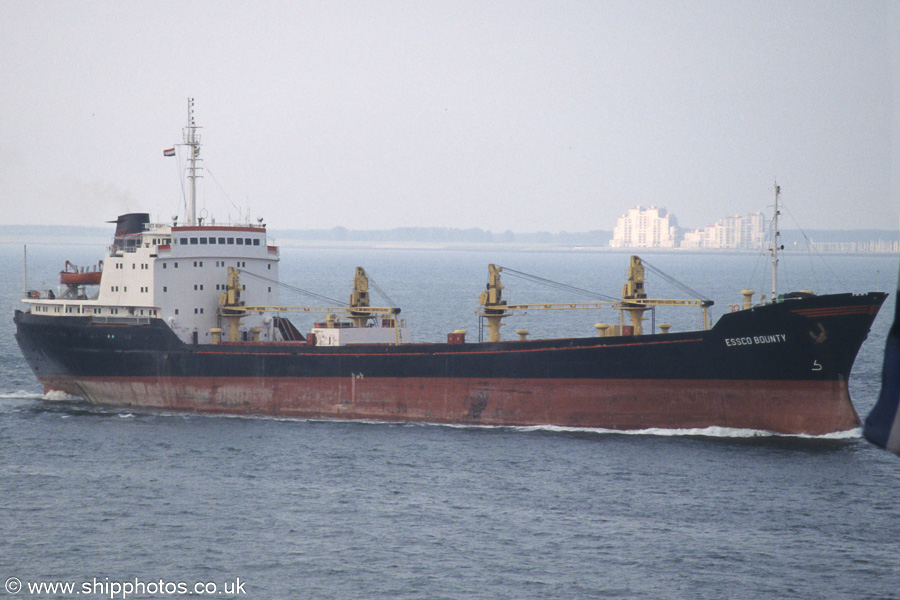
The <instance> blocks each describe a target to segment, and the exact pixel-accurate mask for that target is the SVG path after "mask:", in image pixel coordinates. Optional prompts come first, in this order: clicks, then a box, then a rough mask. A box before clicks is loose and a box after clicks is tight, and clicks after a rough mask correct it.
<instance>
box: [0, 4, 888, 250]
mask: <svg viewBox="0 0 900 600" xmlns="http://www.w3.org/2000/svg"><path fill="white" fill-rule="evenodd" d="M0 56H2V61H0V81H2V85H3V93H2V94H0V207H2V209H3V210H2V216H0V224H7V225H10V224H61V225H88V226H102V225H103V223H104V222H105V221H109V220H111V219H115V218H116V216H117V215H118V214H121V213H125V212H149V213H150V214H151V216H152V218H153V219H154V220H159V221H166V220H169V219H170V218H171V217H172V216H173V215H182V216H183V215H184V214H185V201H184V194H183V191H182V177H181V173H180V171H179V166H181V167H183V166H184V160H183V157H184V154H183V151H182V148H181V147H179V156H178V157H176V158H166V157H164V156H163V152H162V151H163V150H164V149H166V148H170V147H172V146H173V145H176V144H178V143H181V142H182V128H183V127H184V125H185V122H186V118H187V116H186V113H187V98H189V97H192V98H195V117H196V121H197V124H198V125H200V126H201V127H202V129H201V130H200V131H201V135H202V142H203V149H202V154H201V155H202V158H203V166H204V172H203V175H204V178H203V180H202V181H201V185H200V190H199V192H198V207H199V209H200V210H201V214H203V215H206V216H209V217H213V218H216V220H217V221H219V222H224V221H226V220H229V219H230V220H239V219H245V218H251V219H253V220H254V221H255V220H256V219H257V218H262V219H264V221H266V222H267V223H268V225H269V227H270V228H279V229H329V228H332V227H336V226H342V227H347V228H349V229H389V228H393V227H453V228H473V227H478V228H482V229H485V230H489V231H493V232H503V231H506V230H511V231H513V232H535V231H550V232H559V231H569V232H579V231H589V230H595V229H607V230H609V229H612V228H613V226H614V225H615V221H616V218H617V217H618V216H620V215H622V214H623V213H625V211H626V210H627V209H628V208H630V207H632V206H637V205H643V206H651V205H655V206H662V207H665V208H667V209H668V210H669V212H670V213H673V214H674V215H675V216H676V217H677V219H678V224H679V225H681V226H682V227H687V228H695V227H703V226H704V225H707V224H711V223H713V222H714V221H715V220H716V219H718V218H721V217H724V216H728V215H733V214H746V213H748V212H755V211H771V205H772V203H773V197H774V194H773V185H774V183H775V181H776V180H777V182H778V184H779V185H780V186H781V189H782V201H783V202H784V203H785V205H786V207H787V213H788V215H787V219H788V221H787V223H786V224H785V227H786V228H795V227H799V228H803V229H809V230H812V229H867V228H877V229H896V228H897V227H898V225H900V150H898V147H897V141H898V140H900V112H898V110H897V107H898V106H900V104H898V102H900V3H892V2H879V1H867V2H857V1H845V2H833V1H828V0H817V1H810V2H805V1H784V0H778V1H766V0H752V1H742V0H728V1H715V2H703V1H695V0H687V1H684V2H674V1H662V0H658V1H651V2H645V1H622V2H619V1H613V0H610V1H601V0H597V1H587V2H579V1H564V0H556V1H546V2H545V1H536V2H535V1H528V0H517V1H510V2H506V1H490V0H487V1H485V0H478V1H468V0H454V1H447V2H438V1H427V0H422V1H408V2H402V1H394V2H387V1H352V2H343V1H328V2H323V1H318V2H311V1H304V0H291V1H286V2H266V1H261V2H252V3H250V2H233V1H227V0H226V1H218V2H211V1H206V0H199V1H194V2H183V1H178V2H165V1H160V2H92V1H89V0H85V1H79V2H50V1H44V0H34V1H29V2H21V1H20V0H0Z"/></svg>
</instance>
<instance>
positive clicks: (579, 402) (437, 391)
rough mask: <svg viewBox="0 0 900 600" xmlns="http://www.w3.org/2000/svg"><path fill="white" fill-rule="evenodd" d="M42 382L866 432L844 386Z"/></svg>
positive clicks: (578, 421) (292, 402) (453, 417)
mask: <svg viewBox="0 0 900 600" xmlns="http://www.w3.org/2000/svg"><path fill="white" fill-rule="evenodd" d="M41 383H43V384H44V387H45V388H46V389H47V390H60V391H63V392H66V393H69V394H72V395H76V396H81V397H83V398H86V399H88V400H89V401H91V402H93V403H96V404H103V405H111V406H130V407H143V408H153V409H165V410H183V411H195V412H206V413H221V414H238V415H254V414H255V415H272V416H280V417H298V418H320V419H355V420H376V421H392V422H430V423H449V424H463V425H514V426H529V425H558V426H563V427H585V428H601V429H619V430H637V429H650V428H662V429H694V428H706V427H714V426H715V427H733V428H739V429H756V430H765V431H773V432H776V433H785V434H809V435H823V434H827V433H834V432H838V431H847V430H850V429H854V428H856V427H859V426H860V421H859V417H858V416H857V414H856V411H855V410H854V408H853V404H852V403H851V401H850V396H849V393H848V390H847V384H846V382H838V381H823V382H813V381H723V380H715V381H708V380H609V379H604V380H584V379H515V380H510V379H431V378H414V377H409V378H378V377H365V378H363V377H351V378H339V379H337V378H304V379H292V378H266V379H248V378H228V377H222V378H203V377H197V378H166V377H162V378H155V377H143V378H140V377H139V378H131V377H129V378H110V377H102V378H77V379H76V378H63V377H60V378H46V377H45V378H42V379H41Z"/></svg>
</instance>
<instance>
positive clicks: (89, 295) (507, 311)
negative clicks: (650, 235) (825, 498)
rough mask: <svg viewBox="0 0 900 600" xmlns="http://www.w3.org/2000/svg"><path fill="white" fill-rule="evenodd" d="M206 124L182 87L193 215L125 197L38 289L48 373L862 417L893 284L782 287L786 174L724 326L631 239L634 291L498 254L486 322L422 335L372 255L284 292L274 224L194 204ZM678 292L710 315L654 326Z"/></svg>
mask: <svg viewBox="0 0 900 600" xmlns="http://www.w3.org/2000/svg"><path fill="white" fill-rule="evenodd" d="M197 129H198V128H197V126H196V125H195V122H194V117H193V103H192V101H189V102H188V123H187V126H186V127H185V129H184V144H183V147H184V150H185V152H186V155H187V166H186V169H185V171H186V174H187V179H188V183H189V190H190V191H189V199H188V207H187V211H186V212H187V214H186V215H185V221H184V222H183V223H179V222H178V220H177V218H173V219H172V221H171V222H167V223H152V222H151V221H150V218H149V214H148V213H130V214H125V215H121V216H119V217H118V219H117V221H116V228H115V233H114V236H113V242H112V244H111V245H110V246H109V248H108V250H107V252H106V254H105V257H104V258H103V260H102V262H99V263H98V264H97V266H96V267H93V268H90V269H87V270H85V269H79V268H75V267H73V266H72V265H71V264H67V265H66V268H65V269H64V270H63V271H62V272H61V273H60V284H61V285H60V287H59V288H58V291H57V292H53V291H50V292H46V291H43V292H41V291H36V290H26V293H25V298H24V299H23V302H24V303H25V305H26V306H25V309H24V310H17V311H16V313H15V317H14V320H15V324H16V340H17V341H18V344H19V346H20V348H21V350H22V352H23V354H24V356H25V358H26V360H27V362H28V364H29V365H30V367H31V369H32V370H33V372H34V374H35V375H36V377H37V379H38V381H39V382H40V383H41V384H43V386H44V389H45V390H46V391H48V392H49V391H53V390H56V391H61V392H65V393H67V394H71V395H73V396H78V397H81V398H84V399H86V400H87V401H89V402H92V403H96V404H99V405H107V406H116V407H140V408H147V409H162V410H176V411H197V412H206V413H223V414H239V415H272V416H280V417H296V418H305V419H352V420H374V421H390V422H427V423H443V424H463V425H492V426H535V425H555V426H562V427H576V428H601V429H612V430H644V429H652V428H664V429H685V428H687V429H703V428H709V427H727V428H740V429H751V430H763V431H771V432H776V433H783V434H808V435H822V434H828V433H833V432H839V431H847V430H852V429H855V428H857V427H859V425H860V422H859V418H858V416H857V413H856V411H855V410H854V408H853V404H852V402H851V399H850V395H849V389H848V380H849V377H850V373H851V369H852V367H853V362H854V360H855V358H856V355H857V353H858V351H859V349H860V347H861V346H862V344H863V342H864V340H865V339H866V336H867V334H868V332H869V329H870V327H871V325H872V322H873V321H874V319H875V316H876V315H877V313H878V310H879V308H880V307H881V305H882V303H883V302H884V300H885V298H886V294H885V293H882V292H868V293H864V294H852V293H842V294H829V295H815V294H813V293H811V292H797V293H788V294H778V293H777V291H776V287H775V286H776V274H777V265H778V251H779V249H780V247H779V245H778V236H777V215H778V192H779V190H778V188H777V186H776V209H775V223H774V228H773V230H774V231H775V235H774V236H773V242H772V246H771V249H770V251H771V254H772V268H773V276H772V286H773V287H772V294H771V296H770V297H769V298H768V300H766V299H764V298H763V297H760V298H759V299H754V294H755V292H753V291H751V290H744V291H743V292H742V293H743V295H744V298H743V301H742V302H741V303H740V304H737V305H734V306H733V307H732V310H730V311H727V312H725V313H724V314H723V315H722V316H721V317H720V318H719V319H718V320H717V321H716V322H715V324H714V325H713V324H711V323H710V319H709V316H708V308H709V306H711V304H712V302H711V301H709V300H704V299H686V300H678V299H653V298H650V297H648V296H647V293H646V290H645V289H644V264H643V262H642V261H641V259H640V258H639V257H636V256H633V257H631V260H630V263H629V265H628V268H627V279H626V284H625V286H624V287H623V290H622V294H621V298H618V297H616V298H615V299H613V300H609V301H604V302H592V303H557V304H513V303H509V302H508V301H507V300H506V299H505V298H504V295H503V290H504V286H503V285H502V284H501V280H500V278H501V275H502V273H503V268H502V267H498V266H495V265H489V267H488V283H487V285H486V288H485V290H484V292H482V294H481V297H480V299H479V300H480V309H479V315H480V317H481V320H482V322H483V324H484V327H483V328H481V327H479V335H478V336H477V337H478V338H479V339H478V340H475V339H467V333H468V332H466V331H463V330H455V331H452V332H448V333H447V339H446V341H445V340H440V341H438V342H434V343H413V342H411V341H410V336H409V328H408V326H407V324H406V323H405V321H404V319H402V318H401V317H400V312H401V311H400V309H399V308H397V307H390V306H387V307H378V306H372V305H371V301H370V298H369V280H368V277H367V275H366V272H365V270H364V269H363V268H362V267H358V268H357V270H356V274H355V277H354V283H353V287H352V290H351V293H350V300H349V302H347V303H340V304H339V305H338V304H335V305H328V306H281V305H279V301H278V300H279V287H280V285H281V284H280V282H279V276H278V266H279V261H280V256H279V249H278V247H277V246H274V245H272V244H270V241H269V239H268V238H267V229H266V225H265V223H263V222H262V220H258V221H257V222H249V221H246V222H241V223H226V224H221V223H215V222H214V221H208V222H207V221H206V220H204V219H198V218H197V216H196V202H195V197H196V195H195V193H196V192H195V190H196V179H197V178H198V177H199V175H198V171H199V170H200V168H201V167H200V165H199V160H200V159H199V157H200V140H199V135H198V133H197ZM167 153H171V151H167ZM675 305H678V306H685V307H695V308H697V309H699V311H700V312H701V323H702V325H701V327H699V328H698V329H697V330H695V331H684V332H673V331H670V330H669V328H668V327H667V326H666V325H665V324H660V325H659V327H655V326H654V327H651V328H650V331H648V332H645V331H644V323H645V321H646V320H647V319H646V317H645V314H646V313H647V311H653V310H654V308H655V307H657V306H675ZM595 308H608V309H611V310H612V311H614V313H613V314H616V313H617V314H618V316H619V319H618V323H610V324H598V325H596V328H597V333H598V334H597V335H596V336H591V337H580V338H559V339H530V338H529V337H528V336H529V334H528V332H527V331H525V330H519V331H518V332H517V334H518V338H517V339H511V340H503V339H502V336H501V334H500V331H501V325H502V324H503V320H504V319H507V318H508V317H511V316H513V315H515V314H518V313H521V312H524V311H534V310H544V309H595ZM304 313H306V314H315V315H322V317H321V319H322V320H321V321H318V322H315V323H314V325H313V326H312V327H311V328H310V329H309V330H308V331H305V332H301V331H300V330H299V329H298V328H297V327H296V326H295V325H294V324H293V322H292V321H291V318H290V317H291V315H293V314H304ZM483 330H487V332H488V339H487V340H486V341H484V340H481V339H480V338H482V335H481V332H482V331H483ZM472 337H475V336H472Z"/></svg>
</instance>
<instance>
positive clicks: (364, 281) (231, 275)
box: [219, 267, 400, 344]
mask: <svg viewBox="0 0 900 600" xmlns="http://www.w3.org/2000/svg"><path fill="white" fill-rule="evenodd" d="M240 273H241V272H240V270H238V269H235V268H234V267H228V283H227V284H226V286H225V291H224V292H222V293H221V294H220V295H219V315H220V316H221V317H222V318H223V319H225V321H226V322H227V323H228V341H230V342H236V341H238V339H239V331H238V330H239V328H240V322H241V318H242V317H244V316H246V315H247V314H249V313H254V312H259V313H265V312H272V313H285V312H286V313H310V314H326V315H328V317H330V318H328V319H327V322H328V323H330V324H332V325H333V324H334V323H335V321H336V318H335V315H337V314H343V315H345V316H347V317H349V318H350V320H351V321H352V322H353V326H354V327H365V326H366V322H367V321H368V320H369V319H372V318H375V317H376V316H378V315H390V319H388V321H389V322H390V326H391V327H393V329H394V343H396V344H399V343H400V329H399V327H400V323H399V321H400V319H399V318H398V316H397V315H399V314H400V309H399V308H396V307H383V306H369V278H368V276H367V275H366V272H365V270H364V269H363V268H362V267H356V275H355V276H354V278H353V291H352V292H351V293H350V303H349V306H246V305H245V304H244V301H243V300H241V290H242V287H241V283H240Z"/></svg>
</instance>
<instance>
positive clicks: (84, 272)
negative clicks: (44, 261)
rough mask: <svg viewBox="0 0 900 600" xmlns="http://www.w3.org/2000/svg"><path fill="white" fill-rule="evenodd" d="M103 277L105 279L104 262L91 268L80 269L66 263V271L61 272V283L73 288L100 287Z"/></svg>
mask: <svg viewBox="0 0 900 600" xmlns="http://www.w3.org/2000/svg"><path fill="white" fill-rule="evenodd" d="M101 277H103V261H102V260H101V261H100V262H99V263H97V264H96V265H94V266H92V267H89V268H86V267H79V266H78V265H74V264H72V263H71V262H69V261H66V268H65V270H64V271H60V272H59V282H60V283H61V284H63V285H71V286H81V285H100V278H101Z"/></svg>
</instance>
